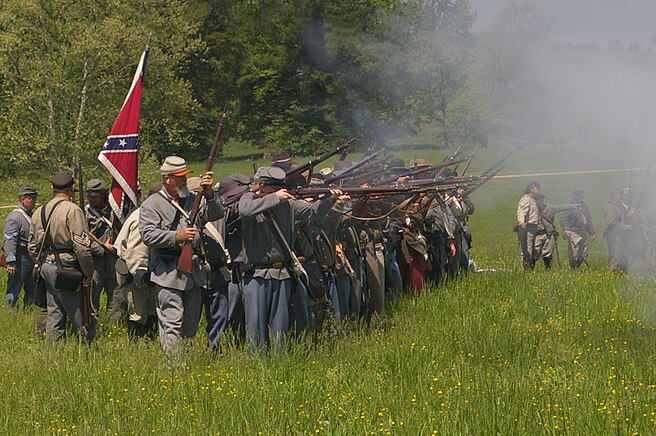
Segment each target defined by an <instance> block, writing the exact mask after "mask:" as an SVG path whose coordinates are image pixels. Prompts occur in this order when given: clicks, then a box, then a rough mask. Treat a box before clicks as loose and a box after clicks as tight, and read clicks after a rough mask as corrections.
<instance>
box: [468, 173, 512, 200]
mask: <svg viewBox="0 0 656 436" xmlns="http://www.w3.org/2000/svg"><path fill="white" fill-rule="evenodd" d="M502 169H503V165H502V166H500V167H498V168H496V169H495V170H494V171H491V172H487V173H486V174H485V175H483V176H481V179H480V182H479V183H477V184H475V185H474V186H471V187H469V188H467V189H466V190H465V192H463V193H462V198H465V197H467V196H468V195H470V194H471V193H472V192H474V191H476V190H477V189H478V188H480V187H481V186H483V185H484V184H486V183H487V182H489V181H490V180H492V178H493V177H494V176H496V175H497V173H498V172H499V171H501V170H502Z"/></svg>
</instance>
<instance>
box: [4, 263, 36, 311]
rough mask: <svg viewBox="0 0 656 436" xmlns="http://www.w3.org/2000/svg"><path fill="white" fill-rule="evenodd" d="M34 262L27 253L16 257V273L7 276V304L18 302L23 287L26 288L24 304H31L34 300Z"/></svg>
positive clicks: (11, 305) (11, 304)
mask: <svg viewBox="0 0 656 436" xmlns="http://www.w3.org/2000/svg"><path fill="white" fill-rule="evenodd" d="M33 267H34V262H33V261H32V258H31V257H30V256H28V255H26V254H21V255H19V256H18V258H17V259H16V274H14V275H13V276H7V295H6V297H5V301H6V302H7V306H9V307H13V306H15V305H16V303H18V295H19V294H20V291H21V289H25V294H23V305H24V306H29V305H30V304H32V303H33V302H34V288H35V286H36V284H35V283H34V277H33V276H32V268H33Z"/></svg>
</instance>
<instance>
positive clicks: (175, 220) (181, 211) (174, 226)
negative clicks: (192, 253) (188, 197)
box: [157, 191, 189, 230]
mask: <svg viewBox="0 0 656 436" xmlns="http://www.w3.org/2000/svg"><path fill="white" fill-rule="evenodd" d="M157 193H158V194H159V195H161V196H162V198H163V199H164V200H166V201H168V202H169V204H171V206H173V207H174V208H176V209H177V210H176V212H175V217H174V218H173V222H171V227H170V230H176V229H177V228H178V224H179V223H180V215H182V216H184V217H185V218H186V219H187V220H189V214H188V213H187V211H186V210H184V209H183V208H182V207H181V206H180V205H179V204H178V203H176V202H175V201H171V199H170V198H169V197H167V196H166V195H164V193H163V192H162V191H157Z"/></svg>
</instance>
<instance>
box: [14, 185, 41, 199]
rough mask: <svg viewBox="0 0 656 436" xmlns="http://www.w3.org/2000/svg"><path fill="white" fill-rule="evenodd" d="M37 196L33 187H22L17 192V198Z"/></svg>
mask: <svg viewBox="0 0 656 436" xmlns="http://www.w3.org/2000/svg"><path fill="white" fill-rule="evenodd" d="M37 195H38V194H37V192H36V189H34V187H33V186H23V187H22V188H21V189H20V191H18V196H19V197H36V196H37Z"/></svg>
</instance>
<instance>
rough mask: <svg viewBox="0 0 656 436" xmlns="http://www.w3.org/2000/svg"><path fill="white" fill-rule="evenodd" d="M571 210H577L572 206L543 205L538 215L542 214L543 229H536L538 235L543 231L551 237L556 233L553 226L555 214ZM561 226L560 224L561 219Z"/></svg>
mask: <svg viewBox="0 0 656 436" xmlns="http://www.w3.org/2000/svg"><path fill="white" fill-rule="evenodd" d="M571 210H578V209H577V207H576V205H574V204H545V205H544V208H540V213H541V214H542V219H541V221H542V224H543V226H544V228H543V229H542V228H540V227H538V233H539V232H540V231H542V230H544V231H545V232H546V234H547V235H548V236H553V235H554V234H555V232H556V225H555V224H554V219H556V214H557V213H563V212H567V211H571ZM561 224H562V219H561ZM565 230H567V229H565Z"/></svg>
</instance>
